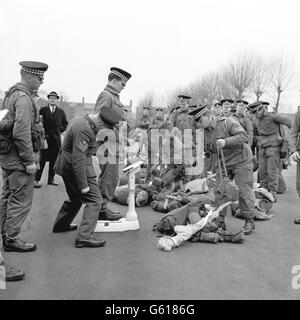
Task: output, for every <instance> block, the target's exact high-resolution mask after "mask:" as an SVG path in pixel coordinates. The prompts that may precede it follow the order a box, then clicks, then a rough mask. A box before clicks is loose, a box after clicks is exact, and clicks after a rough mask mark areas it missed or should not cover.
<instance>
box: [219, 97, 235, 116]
mask: <svg viewBox="0 0 300 320" xmlns="http://www.w3.org/2000/svg"><path fill="white" fill-rule="evenodd" d="M220 102H221V105H222V116H223V117H229V116H231V108H232V105H233V100H232V99H222V100H221V101H220Z"/></svg>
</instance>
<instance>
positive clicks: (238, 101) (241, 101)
mask: <svg viewBox="0 0 300 320" xmlns="http://www.w3.org/2000/svg"><path fill="white" fill-rule="evenodd" d="M236 103H243V104H246V105H248V104H249V102H248V101H246V100H236Z"/></svg>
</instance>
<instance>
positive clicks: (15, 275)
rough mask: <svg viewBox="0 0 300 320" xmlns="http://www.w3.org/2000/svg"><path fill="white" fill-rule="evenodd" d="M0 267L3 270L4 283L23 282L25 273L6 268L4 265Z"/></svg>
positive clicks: (9, 267)
mask: <svg viewBox="0 0 300 320" xmlns="http://www.w3.org/2000/svg"><path fill="white" fill-rule="evenodd" d="M0 267H4V268H5V281H7V282H9V281H11V282H12V281H19V280H23V279H24V277H25V273H24V271H22V270H18V269H16V268H14V267H11V266H8V265H7V264H6V263H4V262H3V263H1V265H0Z"/></svg>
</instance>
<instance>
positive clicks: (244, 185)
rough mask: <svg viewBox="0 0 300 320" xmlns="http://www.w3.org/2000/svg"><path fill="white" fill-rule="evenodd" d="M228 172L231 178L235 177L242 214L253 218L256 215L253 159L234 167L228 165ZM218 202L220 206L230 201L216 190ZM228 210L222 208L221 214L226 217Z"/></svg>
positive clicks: (244, 216) (217, 181)
mask: <svg viewBox="0 0 300 320" xmlns="http://www.w3.org/2000/svg"><path fill="white" fill-rule="evenodd" d="M227 173H228V176H229V178H230V179H234V182H235V184H236V185H237V187H238V189H239V191H238V196H239V208H240V212H241V215H242V217H243V218H244V219H253V218H254V215H255V199H254V194H253V191H252V189H253V182H254V178H253V163H252V161H250V162H246V163H242V164H239V165H237V166H233V167H227ZM216 177H217V179H216V188H215V190H217V186H218V184H219V182H220V177H219V173H217V176H216ZM215 197H216V200H215V201H216V204H217V205H218V206H219V205H221V204H222V203H225V202H227V201H229V199H224V198H223V196H222V195H221V194H220V193H218V192H216V191H215ZM226 212H227V210H226V209H225V210H222V212H220V216H221V217H222V216H223V217H224V216H225V215H226Z"/></svg>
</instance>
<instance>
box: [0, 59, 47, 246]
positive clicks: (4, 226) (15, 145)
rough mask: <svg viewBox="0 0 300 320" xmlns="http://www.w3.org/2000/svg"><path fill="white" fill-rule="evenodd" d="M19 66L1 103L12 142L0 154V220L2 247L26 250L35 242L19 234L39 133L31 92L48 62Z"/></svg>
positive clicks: (29, 195)
mask: <svg viewBox="0 0 300 320" xmlns="http://www.w3.org/2000/svg"><path fill="white" fill-rule="evenodd" d="M20 65H21V66H22V68H21V72H20V73H21V82H19V83H17V84H15V85H14V86H12V87H11V88H10V89H9V90H8V91H7V92H6V96H5V101H4V104H3V109H8V110H9V112H8V113H7V115H6V118H5V119H3V120H2V124H4V123H5V126H6V128H7V130H8V132H10V133H11V136H12V138H11V141H12V142H11V148H10V150H8V152H5V153H1V154H0V164H1V168H2V178H3V190H2V196H1V201H0V220H1V233H2V237H3V245H4V250H5V251H15V252H29V251H34V250H36V245H35V244H30V243H27V242H25V241H23V240H21V239H20V238H19V233H20V231H21V227H22V225H23V223H24V221H25V220H26V218H27V216H28V214H29V211H30V209H31V205H32V197H33V185H34V176H35V172H36V168H37V163H38V158H39V150H40V148H41V145H40V144H41V143H42V141H41V139H42V134H43V131H41V130H43V128H42V125H41V124H40V123H39V109H38V106H37V104H36V102H35V99H34V92H36V91H37V90H38V89H39V87H40V85H41V84H42V83H43V79H44V73H45V71H46V70H47V69H48V65H47V64H45V63H40V62H35V61H22V62H20ZM4 120H5V121H4ZM2 129H3V128H2ZM1 131H2V130H1Z"/></svg>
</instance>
